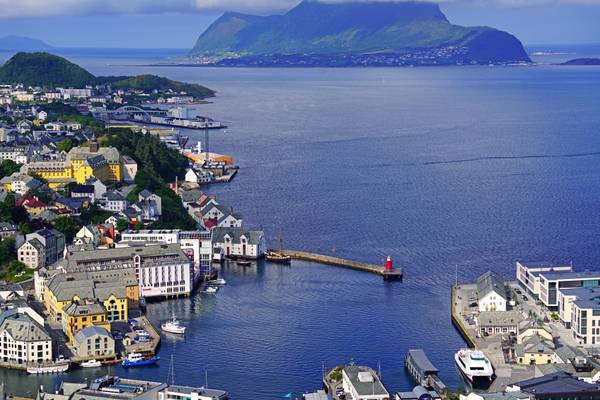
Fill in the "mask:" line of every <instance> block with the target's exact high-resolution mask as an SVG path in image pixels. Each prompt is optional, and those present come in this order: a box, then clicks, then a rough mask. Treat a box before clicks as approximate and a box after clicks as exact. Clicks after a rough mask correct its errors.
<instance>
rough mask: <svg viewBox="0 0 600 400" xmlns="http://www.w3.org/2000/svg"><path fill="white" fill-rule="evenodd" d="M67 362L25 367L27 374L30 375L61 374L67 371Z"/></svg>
mask: <svg viewBox="0 0 600 400" xmlns="http://www.w3.org/2000/svg"><path fill="white" fill-rule="evenodd" d="M69 366H70V363H69V361H68V360H62V361H56V362H54V363H50V364H38V365H31V366H28V367H27V373H28V374H31V375H42V374H61V373H63V372H67V371H68V370H69Z"/></svg>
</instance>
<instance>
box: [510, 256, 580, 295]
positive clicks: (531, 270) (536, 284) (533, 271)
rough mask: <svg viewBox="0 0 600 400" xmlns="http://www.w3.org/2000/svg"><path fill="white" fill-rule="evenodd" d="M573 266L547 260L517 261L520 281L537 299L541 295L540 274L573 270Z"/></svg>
mask: <svg viewBox="0 0 600 400" xmlns="http://www.w3.org/2000/svg"><path fill="white" fill-rule="evenodd" d="M572 270H573V266H571V265H568V264H553V263H549V262H546V261H537V262H525V261H517V263H516V273H517V280H518V281H519V283H520V284H521V285H522V286H523V287H524V288H525V290H527V291H528V292H529V293H530V294H531V295H532V296H534V297H535V298H536V299H537V298H538V297H539V295H540V274H541V273H544V272H545V273H548V272H571V271H572Z"/></svg>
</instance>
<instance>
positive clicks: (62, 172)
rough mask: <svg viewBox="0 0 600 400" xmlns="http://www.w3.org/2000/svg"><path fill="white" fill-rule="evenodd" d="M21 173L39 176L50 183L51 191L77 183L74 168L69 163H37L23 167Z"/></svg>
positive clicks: (55, 161)
mask: <svg viewBox="0 0 600 400" xmlns="http://www.w3.org/2000/svg"><path fill="white" fill-rule="evenodd" d="M21 172H22V173H24V174H27V175H31V176H39V177H40V178H43V179H45V180H46V181H47V182H48V187H50V189H56V188H58V187H60V186H65V185H67V184H69V183H71V182H75V179H74V177H73V167H72V165H71V163H70V162H67V161H57V160H50V161H35V162H30V163H27V164H25V165H23V166H22V167H21Z"/></svg>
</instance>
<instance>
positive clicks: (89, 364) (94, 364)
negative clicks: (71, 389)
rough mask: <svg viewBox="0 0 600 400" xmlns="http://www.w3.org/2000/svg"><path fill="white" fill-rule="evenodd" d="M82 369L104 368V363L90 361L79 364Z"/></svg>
mask: <svg viewBox="0 0 600 400" xmlns="http://www.w3.org/2000/svg"><path fill="white" fill-rule="evenodd" d="M79 366H80V367H81V368H98V367H101V366H102V363H101V362H100V361H98V360H88V361H84V362H82V363H81V364H79Z"/></svg>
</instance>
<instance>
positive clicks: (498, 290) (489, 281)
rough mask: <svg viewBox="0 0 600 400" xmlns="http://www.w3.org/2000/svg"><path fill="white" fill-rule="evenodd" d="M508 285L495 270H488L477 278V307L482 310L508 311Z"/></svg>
mask: <svg viewBox="0 0 600 400" xmlns="http://www.w3.org/2000/svg"><path fill="white" fill-rule="evenodd" d="M506 302H507V295H506V287H505V286H504V280H503V279H502V277H501V276H500V275H498V274H497V273H495V272H492V271H488V272H486V273H485V274H483V275H481V276H480V277H479V278H478V279H477V307H478V309H479V311H480V312H482V311H506Z"/></svg>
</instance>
